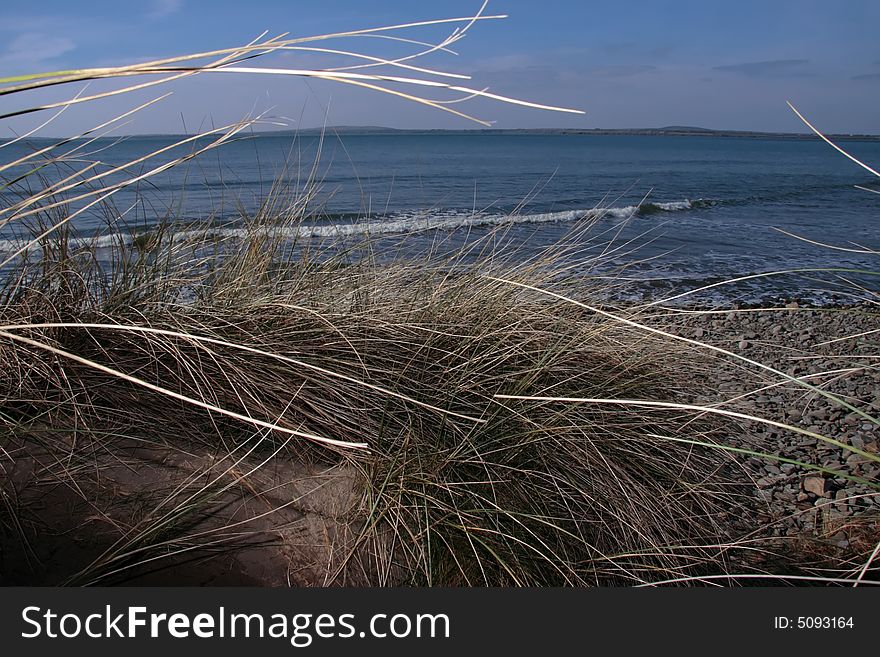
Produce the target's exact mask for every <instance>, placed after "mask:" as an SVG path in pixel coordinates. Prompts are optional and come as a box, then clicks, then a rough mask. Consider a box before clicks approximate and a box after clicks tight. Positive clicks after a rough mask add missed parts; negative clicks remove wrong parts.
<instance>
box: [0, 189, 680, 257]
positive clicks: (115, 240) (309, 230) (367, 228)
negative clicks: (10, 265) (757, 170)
mask: <svg viewBox="0 0 880 657" xmlns="http://www.w3.org/2000/svg"><path fill="white" fill-rule="evenodd" d="M692 207H693V205H692V204H691V202H690V201H689V200H683V201H670V202H665V203H645V204H643V205H627V206H623V207H616V208H615V207H611V208H589V209H582V210H562V211H558V212H536V213H530V214H489V213H463V212H457V211H431V212H422V213H418V212H413V213H398V214H393V215H390V216H386V217H379V218H371V219H366V220H363V221H357V222H350V223H314V224H309V223H302V224H297V225H295V226H292V227H289V228H286V229H283V230H282V234H283V235H284V236H286V237H288V238H289V239H305V238H333V237H339V238H341V237H352V236H358V235H395V234H398V235H399V234H405V233H418V232H425V231H432V230H449V231H451V230H457V229H461V228H472V227H473V228H477V227H493V226H505V225H509V224H551V223H573V222H576V221H583V220H589V219H600V218H603V217H609V218H612V219H629V218H631V217H633V216H635V215H637V214H638V213H639V211H640V210H641V211H645V212H648V211H651V212H656V211H658V210H659V211H663V212H680V211H685V210H690V209H691V208H692ZM251 230H252V229H247V228H216V229H207V230H206V229H202V230H180V231H178V232H176V233H175V238H176V239H177V240H183V241H186V240H189V239H205V238H211V237H219V238H232V239H235V238H243V237H246V236H247V235H248V234H250V233H251ZM266 230H267V231H270V232H272V233H273V234H277V232H276V231H277V230H278V229H277V228H267V229H266ZM131 241H132V236H131V235H130V234H128V233H112V234H109V235H100V236H96V237H90V238H80V239H79V240H77V243H78V244H79V245H81V246H92V247H97V248H99V249H102V248H110V247H113V246H115V245H117V244H120V243H122V244H131ZM25 244H26V241H24V240H0V253H9V252H14V251H16V250H18V249H20V248H22V247H23V246H24V245H25Z"/></svg>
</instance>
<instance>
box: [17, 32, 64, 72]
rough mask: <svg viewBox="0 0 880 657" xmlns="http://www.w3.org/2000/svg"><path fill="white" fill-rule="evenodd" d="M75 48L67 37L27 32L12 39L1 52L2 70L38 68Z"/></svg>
mask: <svg viewBox="0 0 880 657" xmlns="http://www.w3.org/2000/svg"><path fill="white" fill-rule="evenodd" d="M74 48H76V44H75V43H74V42H73V41H72V40H71V39H69V38H67V37H63V36H52V35H47V34H42V33H40V32H25V33H24V34H19V35H18V36H17V37H15V38H14V39H12V41H10V42H9V44H8V45H7V46H6V49H5V50H4V51H2V52H0V68H15V69H22V68H26V67H32V66H38V65H40V64H42V63H43V62H46V61H49V60H51V59H54V58H56V57H60V56H61V55H63V54H65V53H68V52H70V51H71V50H73V49H74Z"/></svg>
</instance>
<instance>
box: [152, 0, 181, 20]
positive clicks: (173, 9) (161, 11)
mask: <svg viewBox="0 0 880 657" xmlns="http://www.w3.org/2000/svg"><path fill="white" fill-rule="evenodd" d="M182 4H183V0H153V8H152V9H151V10H150V11H149V13H148V14H147V16H148V17H150V18H165V17H166V16H170V15H171V14H174V13H177V12H178V11H180V7H181V5H182Z"/></svg>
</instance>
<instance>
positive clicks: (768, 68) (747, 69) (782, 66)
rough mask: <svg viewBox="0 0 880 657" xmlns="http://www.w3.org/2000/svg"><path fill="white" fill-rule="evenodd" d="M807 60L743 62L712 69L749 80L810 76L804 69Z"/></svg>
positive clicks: (807, 62)
mask: <svg viewBox="0 0 880 657" xmlns="http://www.w3.org/2000/svg"><path fill="white" fill-rule="evenodd" d="M809 63H810V60H809V59H773V60H769V61H764V62H743V63H741V64H726V65H724V66H715V67H713V69H714V70H716V71H724V72H726V73H739V74H740V75H745V76H746V77H750V78H766V77H785V76H793V75H794V76H803V75H810V74H811V71H809V70H808V69H807V68H806V67H807V65H808V64H809Z"/></svg>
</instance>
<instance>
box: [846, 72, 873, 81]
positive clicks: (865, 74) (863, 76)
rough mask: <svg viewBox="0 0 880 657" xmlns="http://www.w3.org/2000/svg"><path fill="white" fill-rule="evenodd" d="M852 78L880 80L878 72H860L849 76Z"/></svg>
mask: <svg viewBox="0 0 880 657" xmlns="http://www.w3.org/2000/svg"><path fill="white" fill-rule="evenodd" d="M851 79H852V80H868V81H874V80H880V73H862V74H861V75H854V76H852V78H851Z"/></svg>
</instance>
